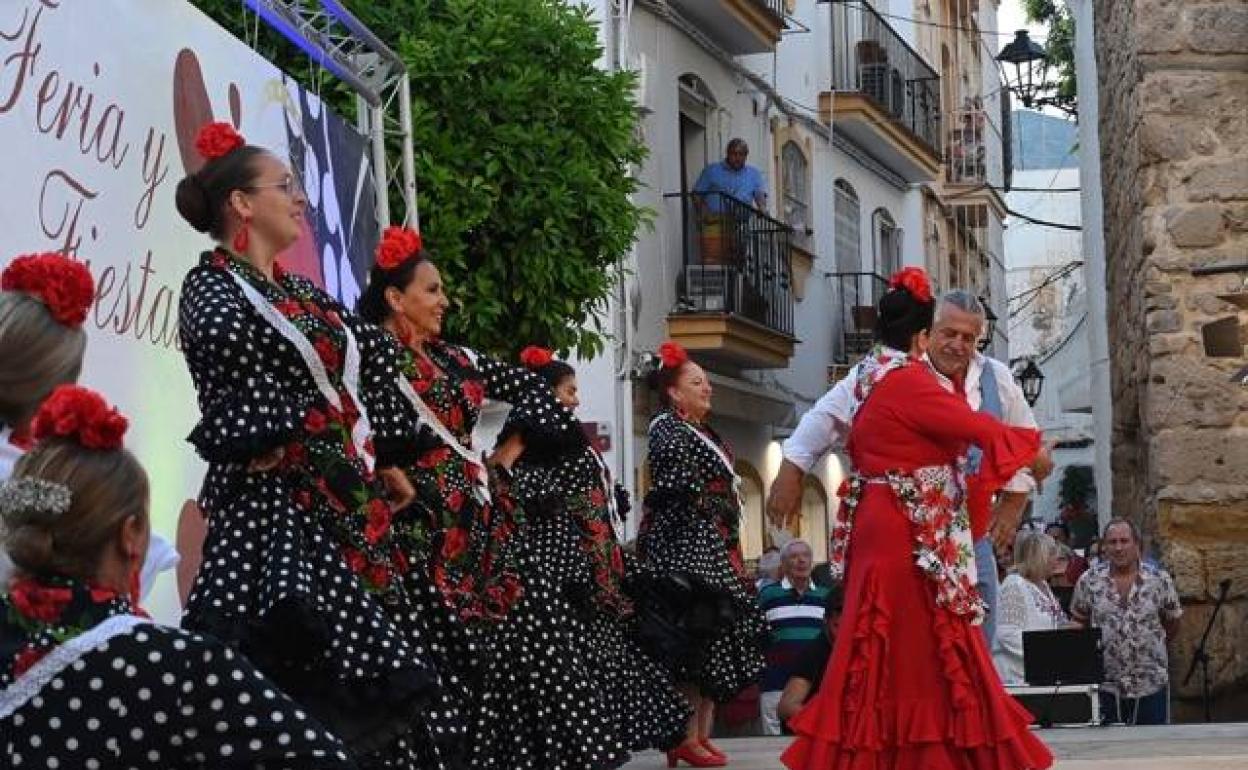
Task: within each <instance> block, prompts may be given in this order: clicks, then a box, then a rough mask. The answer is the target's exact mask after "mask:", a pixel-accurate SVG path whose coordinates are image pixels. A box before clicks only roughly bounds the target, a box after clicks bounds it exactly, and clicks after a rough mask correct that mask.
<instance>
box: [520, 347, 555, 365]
mask: <svg viewBox="0 0 1248 770" xmlns="http://www.w3.org/2000/svg"><path fill="white" fill-rule="evenodd" d="M553 360H555V354H554V353H552V352H550V351H549V350H547V349H546V348H543V347H539V346H537V345H529V346H528V347H527V348H525V349H524V350H521V351H520V363H522V364H524V365H525V367H526V368H528V369H541V368H542V367H543V366H545V365H546V364H549V363H550V362H551V361H553Z"/></svg>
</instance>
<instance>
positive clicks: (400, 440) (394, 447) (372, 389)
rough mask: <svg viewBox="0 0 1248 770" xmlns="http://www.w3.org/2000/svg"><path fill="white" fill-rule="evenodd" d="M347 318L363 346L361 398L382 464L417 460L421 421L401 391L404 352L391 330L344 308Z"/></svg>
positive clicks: (387, 464) (378, 457) (379, 460)
mask: <svg viewBox="0 0 1248 770" xmlns="http://www.w3.org/2000/svg"><path fill="white" fill-rule="evenodd" d="M343 312H344V315H343V319H344V320H345V321H346V323H347V324H348V325H349V326H350V328H351V333H352V334H354V335H355V338H356V341H357V342H358V343H359V345H360V399H361V400H363V401H364V406H365V408H366V409H367V410H368V420H369V424H370V425H371V426H372V428H373V448H374V450H375V451H376V453H377V464H378V465H379V466H381V467H388V466H405V465H410V464H412V463H414V462H416V458H417V455H418V452H417V447H418V442H417V437H418V435H419V424H418V423H419V421H418V420H417V418H416V413H415V410H414V409H413V408H412V405H411V404H409V403H408V402H407V399H405V398H404V397H403V395H402V394H401V393H400V392H399V384H398V383H399V378H400V377H402V376H403V375H402V372H401V371H400V365H401V362H402V360H403V356H404V352H403V350H402V348H401V347H400V346H399V342H398V341H397V340H396V339H395V338H394V337H393V336H391V335H390V334H389V333H388V332H386V331H384V330H382V329H380V328H379V327H377V326H374V325H372V324H370V323H368V322H367V321H364V320H363V319H361V318H359V317H358V316H355V315H351V314H348V313H346V311H343Z"/></svg>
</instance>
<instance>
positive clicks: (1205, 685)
mask: <svg viewBox="0 0 1248 770" xmlns="http://www.w3.org/2000/svg"><path fill="white" fill-rule="evenodd" d="M1230 588H1231V579H1230V578H1227V579H1225V580H1223V581H1222V582H1221V583H1218V600H1217V602H1215V603H1214V605H1213V612H1212V613H1210V614H1209V622H1208V623H1206V624H1205V632H1204V633H1203V634H1201V636H1200V644H1198V645H1197V646H1196V651H1195V652H1193V653H1192V664H1191V665H1190V666H1188V668H1187V676H1185V677H1183V686H1184V687H1186V686H1187V683H1188V682H1190V681H1191V680H1192V675H1193V674H1195V673H1196V666H1197V665H1198V664H1199V665H1200V698H1201V701H1203V703H1204V706H1205V721H1206V722H1212V721H1213V710H1212V705H1213V701H1212V697H1211V696H1210V693H1209V662H1210V660H1211V659H1210V657H1209V653H1208V652H1206V651H1205V647H1206V645H1207V644H1208V643H1209V634H1210V632H1212V631H1213V623H1214V621H1215V620H1217V619H1218V610H1220V609H1222V604H1223V603H1224V602H1225V601H1226V592H1227V591H1229V590H1230Z"/></svg>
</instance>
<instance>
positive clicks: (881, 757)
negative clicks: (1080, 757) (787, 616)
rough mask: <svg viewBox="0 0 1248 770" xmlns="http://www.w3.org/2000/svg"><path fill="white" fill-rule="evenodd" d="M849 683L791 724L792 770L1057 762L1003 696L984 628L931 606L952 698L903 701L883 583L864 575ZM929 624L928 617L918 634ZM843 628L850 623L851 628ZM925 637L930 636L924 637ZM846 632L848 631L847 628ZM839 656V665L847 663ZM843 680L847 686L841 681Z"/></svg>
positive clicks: (788, 755) (957, 769)
mask: <svg viewBox="0 0 1248 770" xmlns="http://www.w3.org/2000/svg"><path fill="white" fill-rule="evenodd" d="M863 580H864V582H863V584H862V585H863V588H862V594H861V600H860V605H859V609H858V612H857V614H856V617H855V618H854V620H853V626H852V631H851V632H850V633H852V636H851V638H850V641H849V644H850V649H849V651H848V655H846V656H844V659H845V660H846V661H847V664H846V666H845V673H844V676H843V677H838V676H837V674H836V672H835V671H829V672H828V673H827V674H825V675H824V679H823V681H824V683H825V688H828V689H825V690H822V691H821V692H820V694H819V695H818V696H816V699H815V700H814V701H813V702H811V703H810V704H809V705H808V706H807V707H806V708H805V709H803V710H802V711H801V712H800V713H799V714H798V715H797V716H796V717H794V718H793V720H792V721H791V722H790V727H791V728H792V729H793V730H794V732H796V733H797V734H798V736H799V737H798V738H797V740H796V741H794V743H793V744H792V745H791V746H790V747H789V749H788V750H787V751H786V752H785V753H784V755H783V756H782V760H783V762H784V763H785V765H786V766H788V767H789V768H791V770H807V769H809V770H815V769H816V768H817V769H818V770H883V769H884V768H888V770H896V769H902V770H904V769H906V768H914V769H915V770H1039V769H1040V768H1047V767H1049V766H1050V765H1051V764H1052V756H1051V755H1050V753H1049V751H1048V749H1047V748H1045V746H1044V744H1043V743H1041V742H1040V741H1039V740H1037V739H1036V738H1035V737H1034V736H1032V735H1031V733H1030V731H1029V727H1028V725H1029V723H1030V722H1031V715H1030V714H1028V713H1027V712H1026V710H1025V709H1023V708H1022V707H1021V706H1019V705H1018V704H1017V703H1015V702H1014V701H1013V700H1012V699H1010V698H1009V697H1008V696H1006V695H1005V693H1004V691H1003V690H1001V687H1000V684H999V682H998V681H997V679H996V675H995V673H994V671H993V669H992V664H991V662H990V661H988V660H987V656H986V653H985V652H984V650H983V648H982V644H979V645H978V646H977V639H978V636H977V635H978V633H979V632H978V630H976V629H975V628H973V627H972V626H970V625H969V624H968V623H966V622H965V621H962V620H960V619H958V618H957V617H955V616H954V615H952V614H951V613H949V612H948V611H946V610H943V609H940V608H936V607H933V606H930V605H929V610H930V612H931V618H930V620H931V626H930V627H931V628H932V630H933V632H934V635H935V643H936V648H937V657H938V659H939V661H940V667H941V675H942V678H943V680H944V682H945V684H946V686H947V688H948V690H947V693H946V695H945V697H943V698H942V697H940V696H939V695H935V694H933V695H928V696H927V697H917V698H915V697H912V698H906V697H902V696H903V695H904V694H903V693H899V692H898V691H897V688H896V687H895V686H894V682H893V681H892V680H891V676H890V674H891V672H890V670H889V666H888V663H887V661H888V660H889V659H890V658H889V646H890V644H891V641H892V640H891V639H890V631H891V629H892V627H893V618H892V615H891V613H890V610H889V607H888V606H887V602H886V601H885V595H884V591H883V587H882V585H881V580H880V578H879V577H878V576H877V575H876V574H868V575H864V576H863ZM921 626H922V623H921V621H920V622H919V625H918V626H916V629H918V628H920V627H921ZM842 628H845V629H846V630H848V628H847V624H845V623H842ZM918 632H919V633H921V631H918ZM842 633H844V631H843V632H842ZM841 659H842V658H841V657H840V656H834V658H833V663H832V664H831V665H832V667H835V666H836V665H837V661H839V660H841ZM837 681H844V687H843V690H839V691H838V690H837V689H835V688H834V687H832V684H833V683H835V682H837Z"/></svg>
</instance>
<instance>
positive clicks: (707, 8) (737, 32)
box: [667, 0, 784, 56]
mask: <svg viewBox="0 0 1248 770" xmlns="http://www.w3.org/2000/svg"><path fill="white" fill-rule="evenodd" d="M667 4H668V5H669V6H671V7H672V8H673V9H675V10H676V11H677V12H679V13H680V15H681V16H683V17H685V18H686V19H688V20H689V21H691V22H693V24H694V25H695V26H697V28H698V29H699V30H700V31H701V32H702V33H703V34H705V35H706V36H707V37H709V38H711V39H712V40H714V41H715V42H716V43H718V44H719V45H720V46H722V47H723V48H724V50H726V51H727V52H728V53H730V54H732V55H734V56H743V55H745V54H751V53H771V52H772V51H774V50H776V44H777V43H779V42H780V33H781V32H782V31H783V30H784V0H667Z"/></svg>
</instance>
